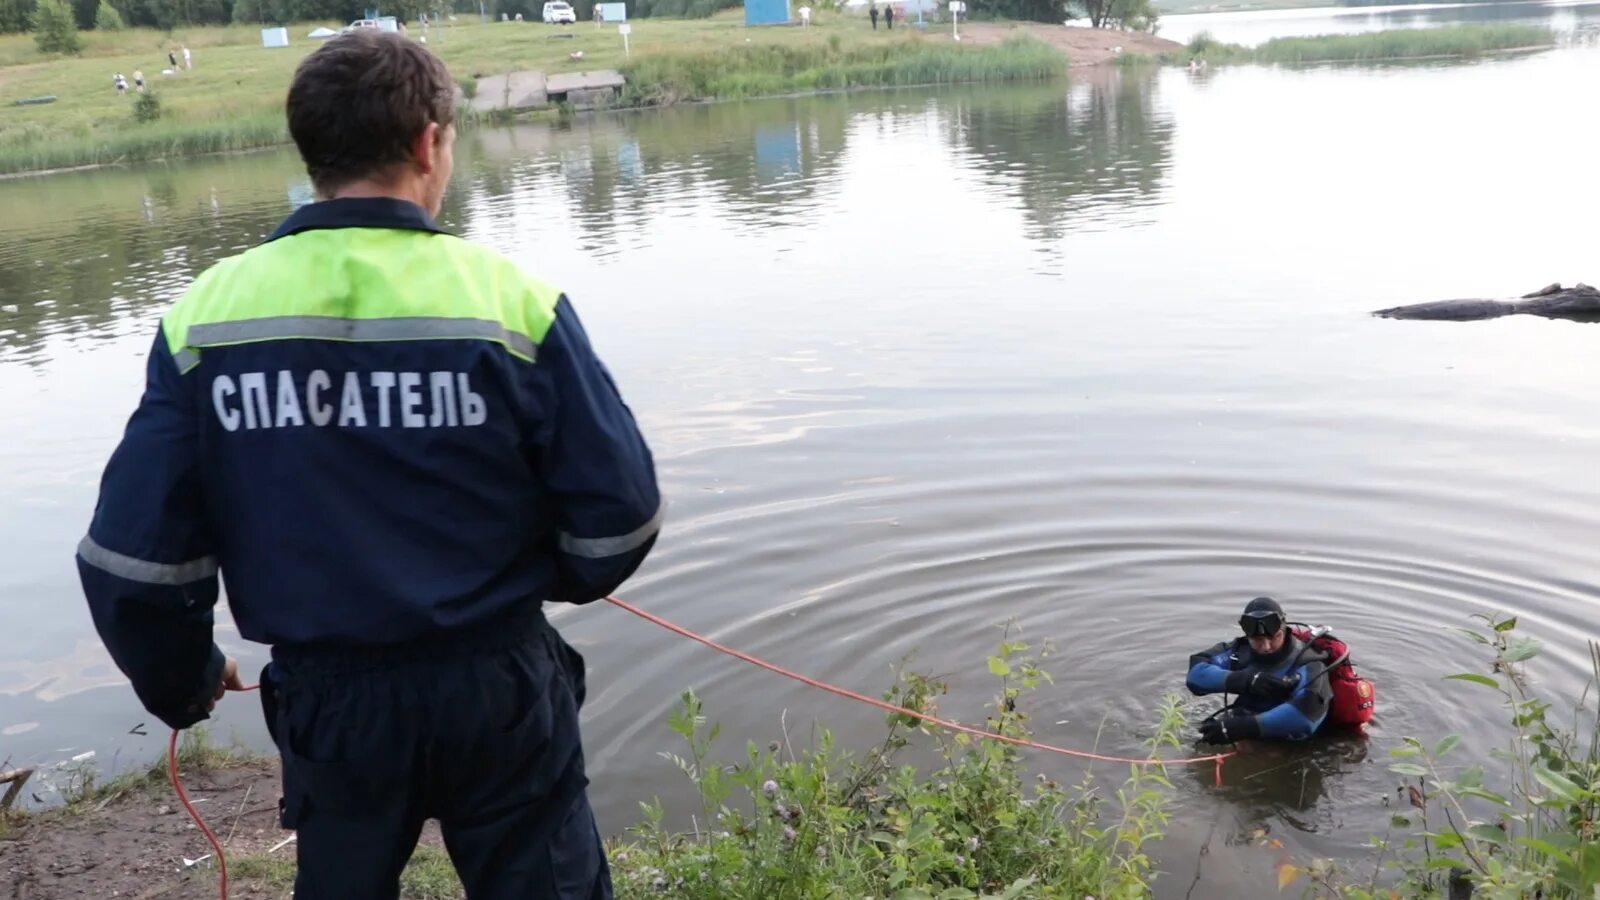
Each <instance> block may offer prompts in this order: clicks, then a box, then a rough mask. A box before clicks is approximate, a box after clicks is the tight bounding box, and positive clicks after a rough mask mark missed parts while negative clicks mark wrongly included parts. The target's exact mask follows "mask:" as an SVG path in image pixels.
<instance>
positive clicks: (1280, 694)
mask: <svg viewBox="0 0 1600 900" xmlns="http://www.w3.org/2000/svg"><path fill="white" fill-rule="evenodd" d="M1299 683H1300V676H1298V675H1296V676H1294V677H1293V678H1279V677H1278V676H1276V675H1271V674H1268V673H1266V672H1261V671H1257V670H1254V669H1245V670H1242V671H1239V672H1229V673H1228V678H1227V680H1226V681H1224V682H1223V687H1224V688H1226V689H1227V691H1228V693H1230V694H1240V695H1244V694H1250V695H1252V696H1256V697H1265V698H1266V699H1268V700H1287V699H1289V696H1290V695H1291V694H1293V693H1294V689H1295V686H1296V685H1298V684H1299Z"/></svg>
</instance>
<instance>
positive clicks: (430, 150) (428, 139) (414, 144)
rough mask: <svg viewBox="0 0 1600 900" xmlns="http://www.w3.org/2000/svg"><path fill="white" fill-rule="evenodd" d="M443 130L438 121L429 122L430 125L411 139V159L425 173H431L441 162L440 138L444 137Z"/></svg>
mask: <svg viewBox="0 0 1600 900" xmlns="http://www.w3.org/2000/svg"><path fill="white" fill-rule="evenodd" d="M441 131H442V129H441V128H440V127H439V123H438V122H429V123H428V127H426V128H424V129H422V130H421V131H419V132H417V136H416V137H414V138H412V139H411V160H412V161H413V162H415V163H416V164H417V168H418V169H420V170H421V172H422V174H424V175H431V174H432V173H433V170H434V167H435V166H437V165H438V164H439V140H440V139H441V138H442V137H443V135H442V134H441V133H440V132H441Z"/></svg>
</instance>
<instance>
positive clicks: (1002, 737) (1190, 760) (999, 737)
mask: <svg viewBox="0 0 1600 900" xmlns="http://www.w3.org/2000/svg"><path fill="white" fill-rule="evenodd" d="M606 601H607V602H609V603H611V604H612V605H614V606H618V607H621V608H622V609H625V610H627V611H628V612H631V613H633V614H634V615H636V616H638V617H639V618H641V619H644V620H646V621H649V622H654V623H655V624H657V625H660V626H661V627H662V628H665V629H667V630H668V631H671V632H673V633H674V634H681V635H683V636H684V637H686V638H688V639H690V640H692V641H698V642H700V643H702V644H705V645H706V646H707V647H710V648H711V649H713V650H716V651H717V652H719V653H726V654H728V655H729V656H731V657H733V658H735V659H741V660H744V661H745V662H747V663H750V664H751V665H753V666H760V667H761V668H763V669H766V670H767V671H768V672H776V673H777V674H779V675H782V676H783V677H785V678H792V679H794V680H795V681H798V682H800V683H801V684H807V685H810V686H811V687H814V688H817V689H818V690H823V691H827V692H828V693H830V694H837V695H839V696H840V697H845V698H848V699H850V700H855V701H857V702H860V703H865V704H868V705H870V706H876V707H877V708H879V709H882V710H886V711H888V712H892V713H902V714H904V715H907V716H911V717H912V718H915V719H920V720H922V721H924V722H931V723H932V724H934V725H938V726H939V727H940V728H946V729H949V730H950V731H959V732H961V733H963V734H970V735H973V736H974V737H980V738H984V739H986V740H991V741H1000V742H1001V743H1005V744H1015V745H1017V746H1019V747H1030V748H1032V749H1034V750H1045V751H1048V752H1050V753H1060V754H1062V755H1063V756H1076V757H1078V758H1080V759H1097V760H1100V761H1102V762H1119V763H1131V764H1133V765H1136V766H1168V765H1170V766H1182V765H1193V764H1195V763H1203V762H1214V763H1216V768H1217V784H1221V783H1222V761H1223V760H1225V759H1227V758H1228V757H1230V756H1235V755H1237V754H1236V753H1235V752H1234V751H1229V752H1227V753H1214V754H1212V755H1210V756H1189V757H1182V758H1178V759H1161V758H1159V757H1153V756H1152V757H1144V758H1138V757H1131V756H1106V755H1103V754H1099V753H1090V752H1088V751H1087V750H1070V749H1068V748H1066V747H1056V746H1052V745H1050V744H1040V743H1037V742H1035V741H1030V740H1026V739H1024V738H1018V737H1012V736H1010V735H1006V734H995V733H994V732H992V731H984V730H982V729H980V728H973V727H972V726H971V725H962V724H961V723H960V722H952V721H949V720H948V719H941V718H938V717H936V716H930V715H928V714H927V713H922V712H917V711H916V710H913V709H906V708H905V707H903V706H895V705H894V704H893V703H889V702H888V701H885V700H879V699H878V698H876V697H868V696H866V695H865V694H858V693H856V692H855V691H851V690H847V689H845V688H842V687H837V686H835V685H831V684H828V683H827V682H825V681H818V680H816V679H815V678H809V677H807V676H805V675H801V674H800V673H798V672H791V671H789V670H788V669H785V668H783V667H782V666H778V665H774V664H772V663H769V662H767V661H766V660H764V659H759V658H757V657H754V656H751V655H750V654H748V653H741V652H740V651H738V650H735V649H733V648H732V647H726V646H724V645H722V644H719V643H717V642H716V641H713V640H712V639H710V638H708V637H703V636H701V635H698V634H695V633H694V632H692V631H690V630H689V629H687V628H684V627H682V626H679V625H674V624H672V623H671V622H668V621H667V620H666V619H663V618H661V617H660V616H656V615H652V614H650V613H647V612H645V611H644V610H642V609H640V608H639V607H637V606H634V605H633V604H631V603H629V602H627V601H626V600H621V599H618V598H616V597H607V598H606Z"/></svg>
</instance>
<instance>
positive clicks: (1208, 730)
mask: <svg viewBox="0 0 1600 900" xmlns="http://www.w3.org/2000/svg"><path fill="white" fill-rule="evenodd" d="M1200 740H1202V741H1205V742H1206V743H1208V744H1231V743H1233V741H1231V740H1229V739H1228V731H1227V728H1226V727H1225V726H1224V725H1223V724H1222V717H1221V716H1218V717H1216V718H1214V719H1207V720H1205V721H1204V722H1201V723H1200Z"/></svg>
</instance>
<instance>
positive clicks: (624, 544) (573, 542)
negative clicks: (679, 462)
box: [560, 500, 667, 559]
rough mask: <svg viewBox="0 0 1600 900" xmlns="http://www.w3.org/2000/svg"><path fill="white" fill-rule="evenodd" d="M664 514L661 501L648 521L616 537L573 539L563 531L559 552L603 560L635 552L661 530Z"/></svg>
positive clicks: (665, 511) (665, 505)
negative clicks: (630, 551) (631, 551)
mask: <svg viewBox="0 0 1600 900" xmlns="http://www.w3.org/2000/svg"><path fill="white" fill-rule="evenodd" d="M666 514H667V503H666V501H665V500H663V501H662V502H661V507H660V508H659V509H657V510H656V514H655V515H653V516H651V517H650V521H648V522H646V523H644V524H643V525H640V526H639V527H638V528H635V529H634V530H632V531H630V532H628V533H627V534H619V535H617V536H616V537H603V538H581V537H573V536H572V535H570V534H567V533H566V532H565V531H563V532H561V537H560V543H561V550H562V552H564V553H570V554H572V555H573V556H586V557H588V558H590V559H604V558H605V557H607V556H616V555H617V554H619V553H627V552H628V551H629V550H637V549H638V548H639V547H640V546H642V545H643V544H644V542H645V541H648V540H650V536H651V535H653V534H655V533H656V532H657V531H660V530H661V520H662V519H663V518H664V517H665V516H666Z"/></svg>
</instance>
